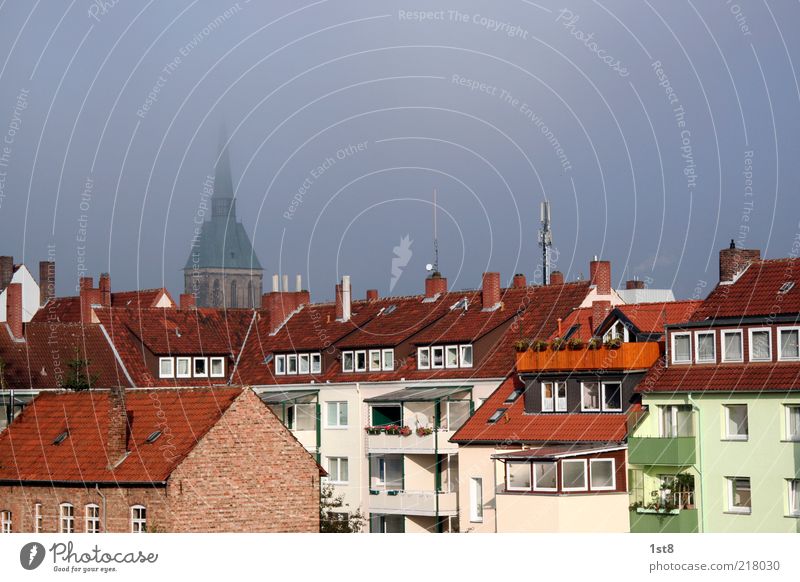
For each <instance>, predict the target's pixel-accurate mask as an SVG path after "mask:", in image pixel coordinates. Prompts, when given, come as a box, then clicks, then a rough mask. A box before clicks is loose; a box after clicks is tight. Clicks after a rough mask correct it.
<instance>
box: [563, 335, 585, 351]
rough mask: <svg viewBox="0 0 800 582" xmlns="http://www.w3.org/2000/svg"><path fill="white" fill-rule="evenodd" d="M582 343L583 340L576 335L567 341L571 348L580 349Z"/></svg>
mask: <svg viewBox="0 0 800 582" xmlns="http://www.w3.org/2000/svg"><path fill="white" fill-rule="evenodd" d="M583 345H584V344H583V340H582V339H580V338H577V337H574V338H571V339H570V340H569V341H568V342H567V347H568V348H569V349H571V350H582V349H583Z"/></svg>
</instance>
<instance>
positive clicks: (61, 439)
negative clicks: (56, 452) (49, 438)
mask: <svg viewBox="0 0 800 582" xmlns="http://www.w3.org/2000/svg"><path fill="white" fill-rule="evenodd" d="M68 436H69V431H68V430H65V431H64V432H62V433H61V434H60V435H58V436H57V437H56V438H54V439H53V444H54V445H60V444H61V443H63V442H64V440H65V439H66V438H67V437H68Z"/></svg>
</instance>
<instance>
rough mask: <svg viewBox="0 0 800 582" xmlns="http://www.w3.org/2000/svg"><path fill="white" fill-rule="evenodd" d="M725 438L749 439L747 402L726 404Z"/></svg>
mask: <svg viewBox="0 0 800 582" xmlns="http://www.w3.org/2000/svg"><path fill="white" fill-rule="evenodd" d="M724 408H725V438H726V439H729V440H736V441H746V440H747V434H748V429H747V404H726V405H725V406H724Z"/></svg>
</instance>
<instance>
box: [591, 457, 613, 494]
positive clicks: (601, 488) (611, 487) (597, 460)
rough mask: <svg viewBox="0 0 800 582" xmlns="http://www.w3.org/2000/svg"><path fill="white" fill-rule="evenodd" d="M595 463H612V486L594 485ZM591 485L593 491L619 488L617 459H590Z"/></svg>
mask: <svg viewBox="0 0 800 582" xmlns="http://www.w3.org/2000/svg"><path fill="white" fill-rule="evenodd" d="M595 463H611V486H610V487H595V486H594V485H592V476H593V475H594V469H592V467H593V466H594V464H595ZM589 487H590V488H591V490H592V491H615V490H616V489H617V461H616V459H609V458H604V459H590V460H589Z"/></svg>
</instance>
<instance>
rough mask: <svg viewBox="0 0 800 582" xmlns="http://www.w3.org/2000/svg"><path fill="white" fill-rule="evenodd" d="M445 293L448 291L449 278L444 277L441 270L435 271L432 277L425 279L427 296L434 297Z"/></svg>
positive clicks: (427, 297)
mask: <svg viewBox="0 0 800 582" xmlns="http://www.w3.org/2000/svg"><path fill="white" fill-rule="evenodd" d="M445 293H447V278H446V277H442V274H441V273H440V272H439V271H434V272H433V273H431V275H430V277H428V278H427V279H425V298H426V299H433V298H434V297H436V295H444V294H445Z"/></svg>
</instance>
